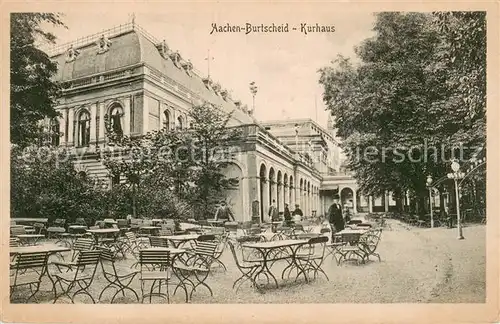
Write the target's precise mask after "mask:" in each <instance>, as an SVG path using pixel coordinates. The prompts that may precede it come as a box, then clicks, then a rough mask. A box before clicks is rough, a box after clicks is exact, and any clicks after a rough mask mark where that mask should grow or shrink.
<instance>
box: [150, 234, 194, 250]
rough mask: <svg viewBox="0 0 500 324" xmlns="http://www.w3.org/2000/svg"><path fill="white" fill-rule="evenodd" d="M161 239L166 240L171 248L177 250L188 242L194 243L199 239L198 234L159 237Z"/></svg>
mask: <svg viewBox="0 0 500 324" xmlns="http://www.w3.org/2000/svg"><path fill="white" fill-rule="evenodd" d="M160 237H161V238H165V239H167V240H168V241H169V242H170V243H172V246H174V247H176V248H178V247H180V246H184V245H185V244H186V243H189V242H190V241H195V240H197V239H198V237H200V235H199V234H183V235H168V236H160Z"/></svg>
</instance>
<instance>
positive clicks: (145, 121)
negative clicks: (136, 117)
mask: <svg viewBox="0 0 500 324" xmlns="http://www.w3.org/2000/svg"><path fill="white" fill-rule="evenodd" d="M148 131H149V100H148V97H147V96H146V95H144V100H143V103H142V134H143V135H144V134H146V133H147V132H148Z"/></svg>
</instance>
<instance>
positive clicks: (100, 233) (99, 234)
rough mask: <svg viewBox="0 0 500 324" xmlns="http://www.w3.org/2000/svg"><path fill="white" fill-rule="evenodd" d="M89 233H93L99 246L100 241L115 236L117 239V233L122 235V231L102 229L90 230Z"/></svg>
mask: <svg viewBox="0 0 500 324" xmlns="http://www.w3.org/2000/svg"><path fill="white" fill-rule="evenodd" d="M87 233H91V234H92V235H93V236H94V239H95V242H96V244H99V239H101V240H102V238H104V237H106V236H108V235H110V234H113V237H114V238H116V235H117V233H120V229H118V228H100V229H88V230H87Z"/></svg>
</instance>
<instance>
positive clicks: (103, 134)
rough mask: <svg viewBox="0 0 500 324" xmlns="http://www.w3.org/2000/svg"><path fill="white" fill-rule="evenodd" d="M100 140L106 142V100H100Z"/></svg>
mask: <svg viewBox="0 0 500 324" xmlns="http://www.w3.org/2000/svg"><path fill="white" fill-rule="evenodd" d="M98 106H99V142H101V143H105V142H106V127H105V126H104V114H105V113H106V112H105V111H104V110H105V109H106V106H105V104H104V102H99V103H98Z"/></svg>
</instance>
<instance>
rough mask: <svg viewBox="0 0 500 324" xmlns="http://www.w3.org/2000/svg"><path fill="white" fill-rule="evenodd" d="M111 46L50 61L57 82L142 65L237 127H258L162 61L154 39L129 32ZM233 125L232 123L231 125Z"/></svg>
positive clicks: (82, 49)
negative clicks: (221, 111) (224, 114)
mask: <svg viewBox="0 0 500 324" xmlns="http://www.w3.org/2000/svg"><path fill="white" fill-rule="evenodd" d="M109 40H110V41H111V46H110V47H109V50H108V51H107V52H105V53H102V54H98V53H97V46H96V44H95V43H90V44H89V43H87V44H86V45H83V46H80V47H75V49H76V50H78V52H79V54H78V56H77V57H76V59H75V60H74V61H71V62H66V53H62V54H58V55H55V56H53V57H52V59H53V60H54V61H56V62H57V63H58V66H59V69H58V72H57V75H56V77H55V78H56V80H57V81H70V80H73V79H77V78H82V77H87V76H91V75H94V74H98V73H103V72H107V71H112V70H116V69H120V68H124V67H127V66H132V65H135V64H138V63H145V64H146V65H148V66H149V67H151V68H153V69H155V70H157V71H158V72H160V73H161V74H163V75H164V76H165V77H166V78H169V79H171V80H172V81H174V82H175V83H177V84H178V85H179V86H180V88H181V89H182V88H184V90H185V91H187V92H191V93H193V94H195V96H198V97H200V98H201V99H202V100H206V101H208V102H211V103H212V104H215V105H218V106H221V107H222V108H223V109H224V111H225V112H227V113H229V112H233V117H234V119H235V120H236V121H238V122H239V123H240V124H254V123H257V121H256V120H255V118H254V117H253V116H250V115H248V114H247V113H245V112H244V111H242V110H241V109H239V108H238V107H237V106H236V105H235V104H234V102H233V101H232V100H231V99H229V98H226V100H224V99H223V98H222V97H221V96H219V95H218V94H216V93H215V92H214V91H213V90H212V89H208V88H207V87H206V86H205V84H204V82H203V79H202V77H200V76H199V75H198V74H196V73H190V74H188V73H187V72H186V71H185V69H183V68H182V67H177V66H176V65H175V64H174V62H173V61H172V60H171V59H170V58H164V57H163V56H162V55H161V54H160V51H159V50H158V48H157V45H158V44H155V43H154V39H152V38H151V37H147V36H146V35H145V34H143V33H142V32H140V31H138V30H136V29H134V28H132V29H129V30H128V31H124V32H122V33H119V34H117V35H113V36H111V35H110V36H109ZM231 124H233V123H231Z"/></svg>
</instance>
